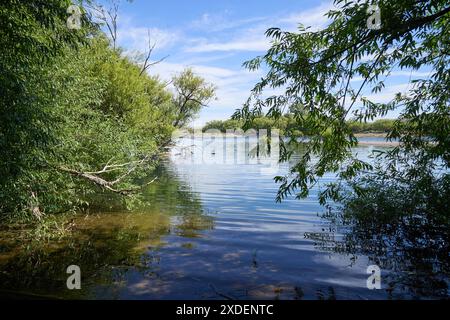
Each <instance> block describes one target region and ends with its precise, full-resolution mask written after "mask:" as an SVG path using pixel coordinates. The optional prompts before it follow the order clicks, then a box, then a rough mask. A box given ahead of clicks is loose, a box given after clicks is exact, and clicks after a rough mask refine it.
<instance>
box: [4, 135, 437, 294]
mask: <svg viewBox="0 0 450 320" xmlns="http://www.w3.org/2000/svg"><path fill="white" fill-rule="evenodd" d="M370 141H373V140H370ZM370 141H369V142H370ZM235 142H236V141H235ZM235 142H232V143H235ZM204 143H205V141H193V142H192V141H188V142H187V143H186V141H185V143H184V144H183V145H184V147H181V148H180V147H176V148H174V149H173V150H172V152H171V153H170V155H169V156H168V158H167V159H166V160H165V161H164V162H163V164H162V166H161V167H160V168H159V169H158V170H157V172H155V173H152V174H151V175H150V176H149V177H148V179H149V180H150V179H152V178H153V177H154V176H158V180H157V181H156V182H155V183H153V184H151V185H149V186H148V187H147V189H146V190H145V193H144V195H143V199H142V202H139V203H136V204H135V208H134V209H132V210H129V211H124V210H117V209H115V208H116V207H117V206H116V205H115V204H116V203H115V201H117V199H110V198H108V197H106V198H104V202H105V203H110V204H111V209H110V210H101V211H98V212H96V211H93V210H91V211H90V212H89V213H83V214H81V213H80V214H79V215H77V216H75V217H74V218H73V221H71V224H70V228H71V236H70V237H68V238H63V239H59V240H57V239H56V240H55V239H53V240H47V241H31V242H26V243H25V244H24V242H23V241H21V240H20V239H14V232H13V231H10V230H9V231H8V232H3V233H2V241H1V242H2V247H3V248H2V249H1V250H0V272H1V273H0V283H1V284H0V288H1V289H2V290H3V291H4V292H6V293H8V294H16V293H17V294H27V295H28V294H30V295H31V294H32V295H38V296H47V297H55V298H108V299H386V298H390V297H393V296H392V295H393V289H392V288H391V287H392V286H393V284H392V283H382V289H381V290H369V289H367V286H366V280H367V277H368V275H367V274H366V269H367V266H368V265H371V264H373V263H374V262H373V261H371V260H373V257H371V259H369V257H367V256H365V255H364V254H358V255H356V254H355V253H354V252H350V251H349V250H346V246H345V244H342V241H343V235H344V234H345V232H348V231H347V230H346V229H342V228H339V229H338V228H336V227H335V226H334V225H333V224H331V223H330V222H329V221H328V220H326V219H323V218H322V217H321V215H322V214H324V213H325V209H324V208H323V207H321V206H320V205H319V204H318V201H317V192H318V187H315V188H314V189H313V190H312V191H311V194H310V196H309V197H308V198H307V199H303V200H297V199H294V198H293V197H292V198H288V199H286V200H284V201H283V202H282V203H276V202H275V196H276V192H277V189H278V186H277V185H276V184H275V183H274V182H273V176H274V174H272V172H271V171H267V170H266V171H264V168H266V169H267V167H268V164H267V162H265V161H264V157H263V156H262V155H261V154H260V157H258V156H255V155H252V153H251V152H250V151H251V150H250V151H249V150H248V149H245V147H244V148H241V147H242V145H241V144H242V143H243V141H237V144H238V145H239V147H237V148H236V149H235V150H237V152H238V154H235V153H234V154H233V153H232V158H228V159H233V161H225V162H226V163H224V161H223V157H224V155H223V153H222V152H221V150H222V149H221V148H222V141H213V142H212V143H211V141H209V142H207V144H209V146H208V148H206V149H205V148H203V147H204V145H203V144H204ZM376 148H379V147H376ZM373 149H374V147H373V146H370V145H369V146H361V147H358V148H356V149H355V150H354V152H355V153H357V154H358V157H360V158H361V159H365V160H367V159H368V156H369V154H370V152H371V151H372V150H373ZM205 150H207V151H206V152H205ZM233 150H234V149H233ZM225 153H226V152H225ZM239 157H243V158H244V159H247V161H244V163H243V161H237V160H238V158H239ZM200 158H201V159H203V160H205V159H206V160H207V161H206V160H205V161H201V163H199V161H198V160H199V159H200ZM288 166H289V164H287V163H286V164H283V165H281V167H280V168H277V170H278V174H280V173H283V172H286V170H288ZM268 172H269V173H270V174H268ZM333 179H334V178H333V176H332V175H327V176H325V177H324V178H323V180H322V182H323V183H324V182H327V181H332V180H333ZM113 200H114V201H113ZM71 264H75V265H79V266H80V268H81V272H82V289H81V290H74V291H70V290H67V289H66V287H65V283H66V278H67V274H66V272H65V271H66V268H67V266H69V265H71ZM382 272H383V276H385V275H388V274H389V273H390V271H389V270H383V271H382ZM423 279H425V278H423ZM423 279H422V280H423ZM428 294H429V295H430V296H432V295H433V293H428ZM394 297H395V296H394ZM400 297H406V298H408V297H411V296H408V295H405V296H400Z"/></svg>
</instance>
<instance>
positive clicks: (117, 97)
mask: <svg viewBox="0 0 450 320" xmlns="http://www.w3.org/2000/svg"><path fill="white" fill-rule="evenodd" d="M70 5H71V2H70V1H62V0H60V1H57V0H54V1H39V0H35V1H28V2H23V1H16V0H10V1H6V2H2V4H1V5H0V27H1V29H0V44H1V47H0V71H1V72H0V149H1V153H0V161H1V164H2V166H0V177H1V179H0V219H1V220H3V218H5V217H7V218H16V217H24V218H29V217H37V218H39V219H40V218H41V217H42V216H43V215H44V214H48V213H59V212H65V211H71V210H77V209H80V208H81V207H85V206H87V205H89V203H90V202H93V201H95V197H93V195H95V194H97V193H98V192H103V191H105V192H109V193H110V194H111V195H112V194H120V195H130V194H132V193H135V192H136V191H140V190H142V187H143V186H145V185H147V184H148V183H151V182H152V181H154V180H153V178H154V177H152V175H151V169H153V165H154V163H155V162H156V160H157V158H158V156H159V154H160V153H161V151H162V150H163V148H164V147H165V146H166V144H167V143H168V142H169V140H170V137H171V133H172V131H173V130H174V126H173V123H172V122H173V119H174V118H175V116H178V113H176V114H175V109H174V108H173V104H172V94H171V92H169V91H168V90H167V89H166V84H165V83H163V82H162V81H160V80H159V79H158V78H156V77H151V76H149V75H148V74H146V73H141V66H140V65H139V64H138V63H135V62H133V61H131V60H130V58H128V57H125V56H123V55H122V54H121V50H120V48H114V45H112V44H111V42H110V41H109V40H108V39H107V37H106V35H105V34H104V33H103V32H102V31H101V30H100V28H99V27H98V26H97V25H95V24H94V23H93V22H92V21H91V20H90V16H89V15H83V17H84V18H83V19H84V20H83V23H82V28H81V29H80V30H70V29H69V28H68V27H67V24H66V22H67V18H68V13H67V8H68V7H69V6H70ZM147 178H148V179H147ZM144 180H148V182H147V183H145V182H142V181H144ZM125 199H126V198H125V197H122V198H121V201H120V202H121V203H124V204H125V205H126V200H125Z"/></svg>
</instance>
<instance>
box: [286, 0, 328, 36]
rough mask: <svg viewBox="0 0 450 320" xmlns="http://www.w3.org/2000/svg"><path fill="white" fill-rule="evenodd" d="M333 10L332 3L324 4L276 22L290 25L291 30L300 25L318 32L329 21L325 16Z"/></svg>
mask: <svg viewBox="0 0 450 320" xmlns="http://www.w3.org/2000/svg"><path fill="white" fill-rule="evenodd" d="M333 8H335V7H334V6H333V3H332V2H324V3H322V4H320V5H319V6H317V7H314V8H311V9H308V10H303V11H300V12H298V13H294V14H291V15H289V16H287V17H283V18H281V19H279V20H278V22H279V23H287V24H290V25H291V26H290V27H291V28H297V26H298V24H300V23H301V24H303V25H304V26H305V27H311V29H312V30H319V29H322V28H324V27H326V25H327V24H328V22H329V20H328V18H327V17H326V16H325V14H326V13H327V12H328V11H329V10H331V9H333Z"/></svg>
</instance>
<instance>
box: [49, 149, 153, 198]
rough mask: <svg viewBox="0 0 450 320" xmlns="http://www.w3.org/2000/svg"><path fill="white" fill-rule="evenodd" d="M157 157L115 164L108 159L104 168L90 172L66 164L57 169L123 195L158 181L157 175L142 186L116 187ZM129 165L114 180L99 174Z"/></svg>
mask: <svg viewBox="0 0 450 320" xmlns="http://www.w3.org/2000/svg"><path fill="white" fill-rule="evenodd" d="M156 158H157V156H156V155H154V156H152V157H148V156H146V157H145V158H143V159H142V160H138V161H131V162H127V163H122V164H113V165H110V164H109V163H110V162H111V160H110V161H108V163H107V164H106V165H105V166H104V167H103V169H101V170H99V171H93V172H92V171H90V172H83V171H79V170H75V169H71V168H67V167H65V166H59V167H57V169H58V170H59V171H63V172H67V173H69V174H71V175H73V176H76V177H80V178H83V179H85V180H88V181H90V182H93V183H94V184H96V185H98V186H100V187H102V188H104V189H107V190H109V191H111V192H114V193H118V194H121V195H125V196H126V195H130V194H131V193H134V192H137V191H139V190H141V189H142V188H143V187H145V186H147V185H149V184H151V183H153V182H154V181H156V179H157V178H158V177H155V178H154V179H153V180H151V181H150V182H148V183H146V184H145V185H143V186H140V187H138V188H133V189H116V188H114V186H115V185H117V184H118V183H119V182H121V181H122V180H123V179H124V178H126V177H127V176H129V175H130V174H131V173H132V172H133V171H135V170H136V169H137V168H138V167H139V166H140V165H142V164H144V163H146V162H149V161H151V160H155V159H156ZM127 166H131V167H130V168H129V169H128V170H127V171H126V172H125V173H123V174H122V175H121V176H119V177H118V178H117V179H115V180H113V181H108V180H106V179H104V178H102V177H100V176H99V175H100V174H102V173H107V172H111V171H116V170H121V169H123V168H125V167H127Z"/></svg>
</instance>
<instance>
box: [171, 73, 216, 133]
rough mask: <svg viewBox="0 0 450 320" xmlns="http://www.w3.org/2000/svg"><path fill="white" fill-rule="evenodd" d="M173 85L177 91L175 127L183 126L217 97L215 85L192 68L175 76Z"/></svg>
mask: <svg viewBox="0 0 450 320" xmlns="http://www.w3.org/2000/svg"><path fill="white" fill-rule="evenodd" d="M173 86H174V87H175V91H176V94H175V96H174V99H173V104H174V109H175V110H174V112H175V120H174V122H173V125H174V127H183V126H184V125H186V124H187V123H188V122H189V121H191V120H193V119H194V117H195V116H196V115H197V114H198V112H199V111H200V110H201V108H202V107H206V106H207V105H208V103H209V102H210V101H211V99H213V98H214V97H215V91H216V88H215V86H214V85H212V84H209V83H207V82H206V81H205V80H204V79H203V78H201V77H199V76H197V75H195V74H194V72H193V71H192V69H186V70H184V71H183V72H182V73H181V74H179V75H177V76H175V77H173Z"/></svg>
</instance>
